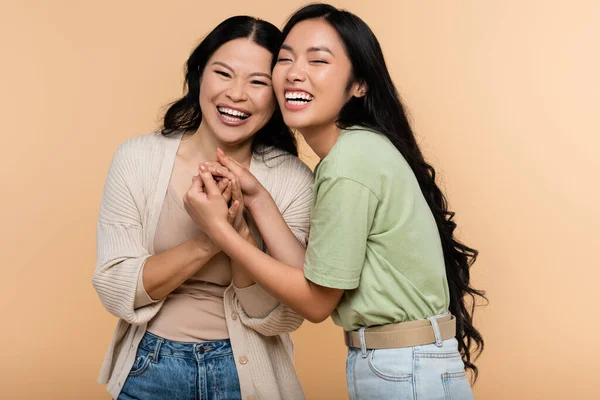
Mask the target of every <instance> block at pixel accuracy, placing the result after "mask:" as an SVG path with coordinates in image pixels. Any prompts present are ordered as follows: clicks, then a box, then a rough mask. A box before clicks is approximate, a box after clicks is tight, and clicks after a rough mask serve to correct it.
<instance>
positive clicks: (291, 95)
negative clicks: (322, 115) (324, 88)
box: [285, 92, 313, 101]
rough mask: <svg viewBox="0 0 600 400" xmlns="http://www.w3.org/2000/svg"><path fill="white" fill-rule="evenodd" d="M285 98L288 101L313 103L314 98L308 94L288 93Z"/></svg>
mask: <svg viewBox="0 0 600 400" xmlns="http://www.w3.org/2000/svg"><path fill="white" fill-rule="evenodd" d="M285 98H286V99H295V100H298V99H303V100H306V101H311V100H312V99H313V96H312V95H310V94H308V93H306V92H286V93H285Z"/></svg>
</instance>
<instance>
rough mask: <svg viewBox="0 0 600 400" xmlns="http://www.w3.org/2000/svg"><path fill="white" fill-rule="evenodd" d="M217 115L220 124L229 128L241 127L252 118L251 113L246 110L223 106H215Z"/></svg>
mask: <svg viewBox="0 0 600 400" xmlns="http://www.w3.org/2000/svg"><path fill="white" fill-rule="evenodd" d="M217 114H218V115H219V119H220V120H221V122H223V123H224V124H225V125H229V126H238V125H241V124H243V123H245V122H246V121H247V120H248V119H249V118H250V117H251V116H252V113H250V112H249V111H247V110H244V109H240V108H237V107H231V106H228V105H225V104H219V105H218V106H217Z"/></svg>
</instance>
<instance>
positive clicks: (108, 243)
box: [92, 142, 164, 325]
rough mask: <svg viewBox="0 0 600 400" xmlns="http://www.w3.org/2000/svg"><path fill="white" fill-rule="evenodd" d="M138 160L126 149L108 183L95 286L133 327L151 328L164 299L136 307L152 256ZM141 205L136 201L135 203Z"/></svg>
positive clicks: (120, 151)
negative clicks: (145, 227)
mask: <svg viewBox="0 0 600 400" xmlns="http://www.w3.org/2000/svg"><path fill="white" fill-rule="evenodd" d="M140 160H144V157H141V154H138V155H137V157H136V154H135V152H133V151H132V148H131V146H129V145H128V144H127V142H126V143H124V144H122V145H121V146H120V147H119V149H118V150H117V152H116V153H115V156H114V157H113V160H112V162H111V166H110V169H109V172H108V176H107V178H106V182H105V186H104V193H103V196H102V203H101V206H100V214H99V217H98V225H97V232H96V241H97V263H96V270H95V272H94V276H93V278H92V284H93V286H94V288H95V290H96V292H97V293H98V296H99V297H100V301H101V302H102V304H103V305H104V307H105V308H106V309H107V310H108V311H109V312H110V313H111V314H113V315H115V316H116V317H118V318H121V319H123V320H125V321H126V322H128V323H130V324H133V325H142V324H144V323H147V322H148V321H150V319H152V317H154V316H155V315H156V313H157V312H158V310H159V309H160V307H161V306H162V304H163V303H164V300H161V301H158V302H155V303H151V304H147V305H145V306H143V307H139V308H137V309H136V308H135V307H134V304H135V298H136V294H137V284H138V279H139V276H140V273H141V271H142V267H143V265H144V263H145V262H146V260H147V259H148V258H149V257H150V254H149V252H148V251H147V249H146V248H145V247H144V246H143V240H144V230H143V228H142V215H141V211H140V208H141V206H142V203H143V200H142V199H143V198H144V196H143V194H142V191H141V188H139V187H137V186H136V185H135V183H136V182H137V180H136V173H135V172H136V170H139V169H143V168H144V166H142V167H141V168H140V167H139V164H140V162H141V161H140ZM136 200H137V201H136Z"/></svg>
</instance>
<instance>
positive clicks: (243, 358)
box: [240, 356, 248, 365]
mask: <svg viewBox="0 0 600 400" xmlns="http://www.w3.org/2000/svg"><path fill="white" fill-rule="evenodd" d="M240 364H242V365H246V364H248V357H246V356H241V357H240Z"/></svg>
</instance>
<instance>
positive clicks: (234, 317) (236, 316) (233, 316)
mask: <svg viewBox="0 0 600 400" xmlns="http://www.w3.org/2000/svg"><path fill="white" fill-rule="evenodd" d="M231 319H232V320H234V321H235V320H236V319H238V315H237V313H236V312H235V311H234V312H232V313H231Z"/></svg>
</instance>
